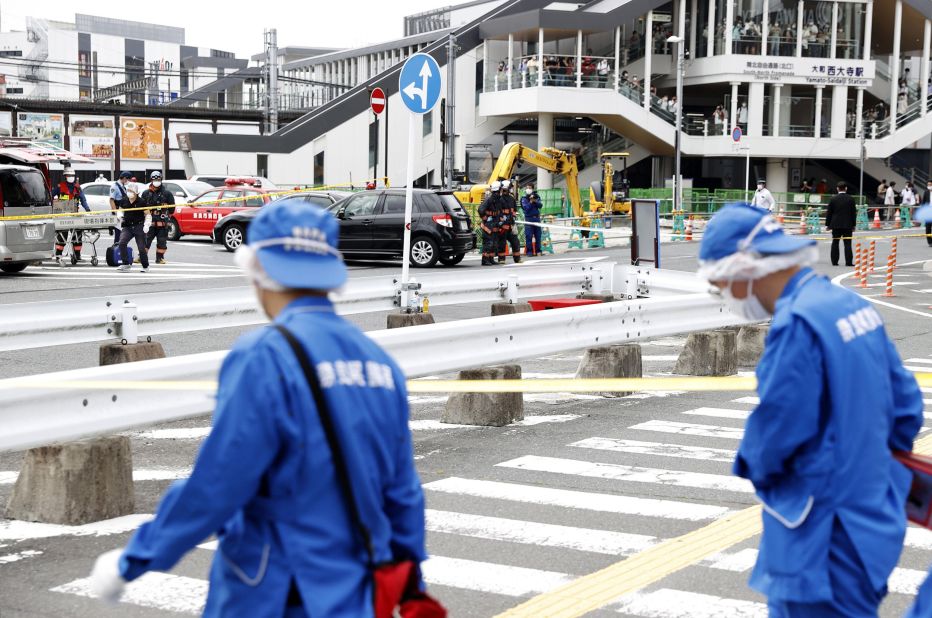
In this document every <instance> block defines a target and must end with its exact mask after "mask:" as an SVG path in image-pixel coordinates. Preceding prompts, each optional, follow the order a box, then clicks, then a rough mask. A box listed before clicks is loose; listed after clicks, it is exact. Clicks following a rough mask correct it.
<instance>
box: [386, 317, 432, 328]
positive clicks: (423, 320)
mask: <svg viewBox="0 0 932 618" xmlns="http://www.w3.org/2000/svg"><path fill="white" fill-rule="evenodd" d="M433 323H434V314H433V313H389V314H388V326H387V328H404V327H406V326H422V325H424V324H433Z"/></svg>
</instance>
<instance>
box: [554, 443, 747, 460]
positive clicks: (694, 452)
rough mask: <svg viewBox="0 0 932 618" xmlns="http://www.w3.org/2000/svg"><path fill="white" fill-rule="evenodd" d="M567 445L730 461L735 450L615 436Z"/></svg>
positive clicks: (640, 453)
mask: <svg viewBox="0 0 932 618" xmlns="http://www.w3.org/2000/svg"><path fill="white" fill-rule="evenodd" d="M569 446H572V447H576V448H591V449H595V450H599V451H614V452H617V453H633V454H636V455H656V456H659V457H680V458H683V459H700V460H703V461H725V462H731V461H733V460H734V458H735V451H732V450H728V449H723V448H706V447H702V446H685V445H683V444H666V443H660V442H640V441H638V440H620V439H615V438H586V439H585V440H580V441H579V442H573V443H572V444H570V445H569Z"/></svg>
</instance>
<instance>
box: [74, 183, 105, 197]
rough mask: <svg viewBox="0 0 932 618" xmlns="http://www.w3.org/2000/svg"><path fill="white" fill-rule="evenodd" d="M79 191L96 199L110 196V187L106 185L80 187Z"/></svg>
mask: <svg viewBox="0 0 932 618" xmlns="http://www.w3.org/2000/svg"><path fill="white" fill-rule="evenodd" d="M81 189H82V190H83V191H84V195H85V196H88V195H91V196H94V197H98V196H104V195H110V187H108V186H107V185H91V186H89V187H81Z"/></svg>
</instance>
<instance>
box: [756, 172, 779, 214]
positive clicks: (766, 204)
mask: <svg viewBox="0 0 932 618" xmlns="http://www.w3.org/2000/svg"><path fill="white" fill-rule="evenodd" d="M752 203H753V204H754V205H755V206H757V207H758V208H766V209H767V210H769V211H770V212H773V207H774V206H775V205H776V203H777V202H776V200H774V199H773V193H771V192H770V191H769V190H768V189H767V181H766V180H764V179H763V178H761V179H760V180H758V181H757V191H755V192H754V198H753V200H752Z"/></svg>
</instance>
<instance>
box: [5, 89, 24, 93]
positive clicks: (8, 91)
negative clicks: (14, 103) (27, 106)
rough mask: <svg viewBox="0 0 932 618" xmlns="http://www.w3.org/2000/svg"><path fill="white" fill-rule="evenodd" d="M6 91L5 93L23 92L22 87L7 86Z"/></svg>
mask: <svg viewBox="0 0 932 618" xmlns="http://www.w3.org/2000/svg"><path fill="white" fill-rule="evenodd" d="M6 93H7V94H23V89H22V88H7V89H6Z"/></svg>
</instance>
